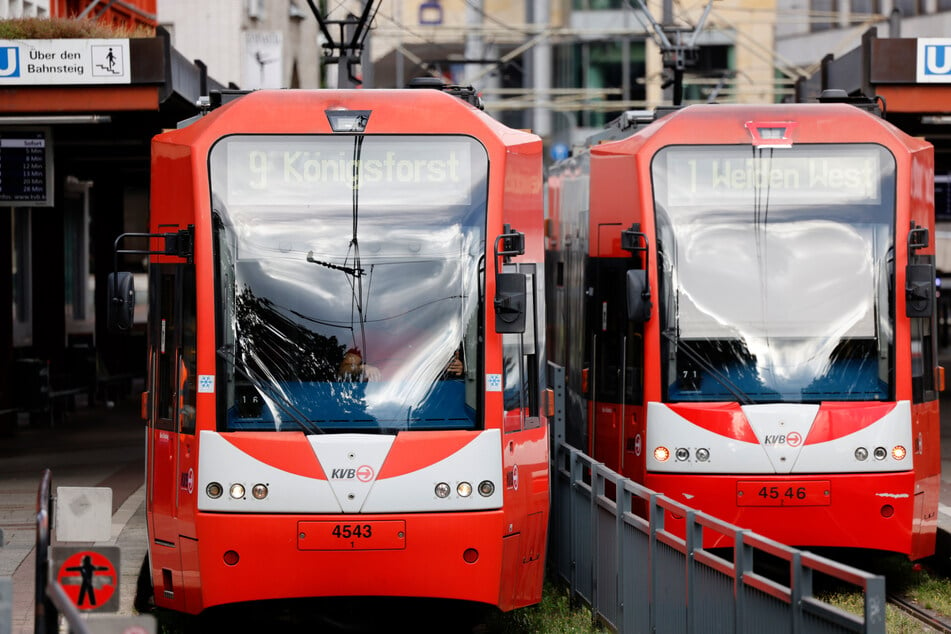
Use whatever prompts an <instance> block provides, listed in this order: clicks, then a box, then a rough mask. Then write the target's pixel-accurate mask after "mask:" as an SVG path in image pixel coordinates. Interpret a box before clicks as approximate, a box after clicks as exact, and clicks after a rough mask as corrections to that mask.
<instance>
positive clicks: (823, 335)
mask: <svg viewBox="0 0 951 634" xmlns="http://www.w3.org/2000/svg"><path fill="white" fill-rule="evenodd" d="M738 166H742V171H741V172H737V171H736V170H738V169H739V167H738ZM833 166H835V167H833ZM833 169H838V170H840V172H841V174H839V175H838V176H837V175H836V174H838V173H836V174H832V173H830V171H831V170H833ZM822 170H825V171H822ZM653 173H654V185H655V195H656V199H655V203H656V213H657V224H658V237H659V241H658V249H659V255H660V271H661V275H662V283H661V287H662V290H663V293H662V296H661V298H662V306H661V314H662V317H663V319H664V332H665V336H666V339H665V345H666V347H667V351H668V354H667V355H665V357H664V358H665V360H666V361H667V367H666V368H665V376H666V377H667V379H666V386H667V397H668V399H669V400H671V401H692V400H695V401H701V400H702V401H710V400H729V401H732V400H740V401H743V402H777V401H788V402H818V401H825V400H879V399H886V398H888V397H889V394H890V380H891V370H890V368H891V340H892V329H891V325H890V321H889V317H888V312H889V298H890V295H889V293H890V291H889V277H890V275H891V268H890V267H891V264H892V263H891V259H890V258H891V250H890V249H891V246H892V242H893V235H894V227H893V223H894V220H893V217H894V161H893V159H892V157H891V156H890V155H889V154H888V153H887V152H886V151H885V150H884V149H883V148H881V147H879V146H871V145H863V146H848V147H847V148H841V147H838V146H801V147H798V148H791V149H785V148H784V149H779V150H768V151H763V152H761V153H758V154H757V155H756V157H755V158H753V157H751V149H750V148H749V147H746V148H740V147H735V146H729V147H712V148H711V147H710V146H705V147H702V148H683V147H679V148H667V149H665V150H663V151H661V152H660V153H659V154H658V155H657V157H656V158H655V160H654V165H653ZM847 176H848V177H849V178H850V179H851V180H848V181H847V182H848V183H849V185H846V186H843V187H837V184H838V183H840V182H843V181H842V179H845V178H846V177H847ZM824 186H827V187H829V188H830V189H835V193H831V194H830V195H829V196H823V187H824ZM843 190H844V191H843Z"/></svg>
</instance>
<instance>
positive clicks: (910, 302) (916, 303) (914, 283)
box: [905, 263, 937, 317]
mask: <svg viewBox="0 0 951 634" xmlns="http://www.w3.org/2000/svg"><path fill="white" fill-rule="evenodd" d="M936 294H937V292H936V287H935V266H934V264H931V263H926V264H909V265H908V266H906V267H905V314H906V315H907V316H908V317H930V316H931V315H932V314H933V311H934V306H935V295H936Z"/></svg>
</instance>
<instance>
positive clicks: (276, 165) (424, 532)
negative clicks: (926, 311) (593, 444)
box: [144, 89, 549, 613]
mask: <svg viewBox="0 0 951 634" xmlns="http://www.w3.org/2000/svg"><path fill="white" fill-rule="evenodd" d="M152 148H153V159H152V202H151V220H150V223H151V224H150V231H151V232H152V235H153V237H152V238H151V244H150V247H151V248H152V249H153V254H152V255H151V258H150V266H149V269H150V273H149V275H150V277H149V290H150V321H149V324H150V325H149V329H150V330H149V335H150V344H149V384H148V393H147V402H146V403H145V404H144V409H145V410H147V412H146V413H147V415H148V443H147V445H148V446H147V449H148V456H147V457H148V465H147V467H148V477H147V515H148V531H149V559H150V563H151V578H152V583H153V586H154V599H155V603H156V604H157V605H158V606H160V607H164V608H169V609H174V610H179V611H184V612H189V613H198V612H201V611H202V610H204V609H206V608H208V607H211V606H214V605H219V604H223V603H231V602H239V601H254V600H263V599H272V598H295V597H317V596H384V595H385V596H415V597H437V598H450V599H461V600H470V601H477V602H482V603H486V604H491V605H495V606H498V607H499V608H500V609H502V610H510V609H513V608H517V607H521V606H526V605H530V604H533V603H536V602H538V601H539V600H540V597H541V588H542V580H543V575H544V555H545V547H546V539H547V538H546V535H547V532H546V531H547V524H548V504H549V489H548V481H549V456H548V451H549V449H548V448H549V445H548V424H547V419H546V417H545V412H544V411H543V409H544V407H543V399H544V396H545V395H544V393H543V388H544V385H543V383H542V380H543V377H544V372H543V371H542V368H544V351H545V344H544V335H545V327H544V321H543V319H544V313H545V307H544V295H543V291H544V287H545V284H544V267H543V258H544V245H543V243H542V239H543V231H544V228H543V210H542V188H543V182H542V180H541V178H540V176H541V173H542V172H541V167H542V164H541V152H542V146H541V141H540V139H538V138H537V137H536V136H534V135H532V134H529V133H526V132H522V131H517V130H513V129H510V128H507V127H505V126H503V125H502V124H500V123H499V122H497V121H495V120H493V119H492V118H490V117H489V116H487V115H485V114H484V113H483V112H481V111H480V110H478V109H477V108H475V107H473V106H472V105H470V104H468V103H466V102H465V101H464V100H462V99H460V98H457V97H456V96H452V95H449V94H446V93H445V92H443V91H440V90H432V89H412V90H350V91H347V90H340V91H330V90H323V91H321V90H317V91H295V90H285V91H259V92H253V93H250V94H247V95H244V96H241V97H240V98H237V99H234V100H233V101H231V102H229V103H226V104H224V105H222V106H220V107H218V108H216V109H214V110H212V111H211V112H209V113H208V114H206V115H204V116H203V117H201V118H199V119H198V120H196V121H194V122H192V123H190V124H189V125H187V126H185V127H182V128H180V129H177V130H172V131H168V132H165V133H163V134H161V135H159V136H157V137H156V138H155V139H154V141H153V146H152ZM169 234H171V235H172V236H174V237H175V239H176V240H177V242H176V243H175V244H177V245H179V246H181V245H186V246H187V247H190V250H189V251H188V253H185V252H184V251H179V252H176V251H175V250H174V249H172V250H171V251H169V249H167V246H168V244H169V243H168V242H167V241H166V242H164V243H163V242H162V240H163V237H165V236H168V235H169ZM513 238H514V240H513ZM509 241H511V243H512V244H511V245H510V244H509ZM520 242H521V244H522V245H523V246H521V247H520ZM163 249H164V251H163ZM156 251H158V252H160V253H159V254H156V253H155V252H156ZM166 253H169V254H167V255H166ZM500 279H501V280H503V282H509V283H510V282H511V281H512V280H513V279H514V280H515V282H516V285H518V284H521V288H522V289H523V292H522V294H521V296H520V297H515V298H514V299H511V294H509V295H505V297H503V299H502V300H501V301H500V300H499V293H500V292H501V291H500V290H499V289H497V284H502V282H499V281H498V280H500ZM515 295H518V294H517V293H515ZM510 300H511V301H510ZM510 303H511V306H510V308H511V310H507V311H506V312H504V313H497V312H496V311H495V310H494V309H493V306H494V305H498V304H502V305H504V306H509V304H510ZM500 315H501V316H500ZM513 315H515V316H520V317H521V318H522V319H523V322H524V324H523V325H522V326H520V327H519V326H514V327H510V324H509V323H508V322H509V321H512V318H513ZM502 321H505V322H506V323H505V324H502V323H501V322H502ZM516 321H517V320H516ZM347 363H351V365H346V364H347Z"/></svg>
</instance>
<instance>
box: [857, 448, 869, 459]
mask: <svg viewBox="0 0 951 634" xmlns="http://www.w3.org/2000/svg"><path fill="white" fill-rule="evenodd" d="M855 459H856V460H858V461H859V462H865V461H866V460H868V449H866V448H865V447H859V448H857V449H856V450H855Z"/></svg>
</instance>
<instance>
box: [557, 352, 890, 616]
mask: <svg viewBox="0 0 951 634" xmlns="http://www.w3.org/2000/svg"><path fill="white" fill-rule="evenodd" d="M549 366H550V367H549V380H553V379H552V377H555V379H554V380H563V378H564V372H563V370H560V369H558V368H557V367H555V368H554V369H553V368H552V367H551V366H552V364H549ZM559 377H560V378H559ZM554 391H555V395H556V406H555V410H556V416H555V417H553V433H552V438H553V445H554V446H553V448H552V456H553V460H554V465H555V467H556V468H555V469H554V472H555V476H554V478H553V480H552V486H553V491H552V498H551V499H552V505H553V508H552V512H551V517H552V530H551V537H550V542H549V543H550V546H551V547H550V550H549V561H550V563H551V566H552V569H553V570H555V571H556V573H557V574H558V575H559V576H560V577H561V578H562V579H563V580H565V581H566V582H567V583H568V584H569V587H570V591H571V593H572V597H575V598H580V599H581V600H583V601H585V602H586V603H587V604H588V605H589V606H590V607H591V609H592V612H593V613H594V615H595V617H596V618H598V619H599V620H601V621H602V622H603V623H605V624H606V625H608V626H610V627H611V628H612V629H615V630H616V631H618V632H620V633H621V634H639V633H642V632H643V633H645V634H652V633H654V632H665V633H666V632H671V633H677V632H685V633H686V632H689V633H691V634H700V633H703V634H706V633H716V632H724V633H734V632H744V633H745V632H749V633H750V634H753V633H757V634H758V633H759V632H764V631H768V632H770V634H785V633H786V632H789V633H796V634H798V633H799V632H809V633H810V634H812V633H813V632H818V633H820V634H825V633H826V632H828V633H829V634H837V633H839V632H868V633H869V634H884V632H885V609H884V608H885V581H884V578H883V577H881V576H878V575H871V574H868V573H866V572H863V571H861V570H857V569H855V568H851V567H849V566H845V565H842V564H839V563H836V562H834V561H832V560H829V559H825V558H823V557H819V556H817V555H813V554H811V553H807V552H802V551H799V550H796V549H794V548H791V547H788V546H785V545H783V544H780V543H778V542H775V541H772V540H770V539H768V538H766V537H763V536H761V535H757V534H755V533H752V532H750V531H747V530H744V529H741V528H739V527H737V526H733V525H731V524H728V523H726V522H724V521H722V520H719V519H717V518H715V517H712V516H709V515H706V514H704V513H702V512H700V511H696V510H695V509H691V508H689V507H686V506H684V505H682V504H680V503H678V502H676V501H674V500H671V499H670V498H667V497H665V496H663V495H661V494H659V493H657V492H655V491H651V490H650V489H647V488H646V487H644V486H642V485H640V484H638V483H636V482H633V481H631V480H629V479H627V478H623V477H621V476H620V475H618V474H617V473H615V472H613V471H611V470H610V469H607V468H606V467H605V466H604V465H603V464H601V463H598V462H596V461H595V460H593V459H592V458H591V457H590V456H587V455H585V454H584V453H583V452H582V451H580V450H578V449H576V448H574V447H571V446H569V445H567V444H566V443H565V442H564V438H565V435H564V411H565V409H564V402H563V399H564V393H565V391H564V389H563V386H556V388H555V390H554ZM559 395H560V396H559ZM559 398H560V399H562V401H561V402H560V403H559V402H558V399H559ZM668 521H669V522H673V521H677V522H681V523H683V525H684V531H683V536H678V535H675V534H674V533H672V532H670V531H668V530H666V529H665V523H666V522H668ZM565 531H567V532H568V533H567V534H565ZM707 531H714V532H717V533H719V534H721V535H724V536H726V537H727V541H728V543H732V544H733V548H732V549H726V550H730V551H731V552H729V553H728V555H726V557H729V558H725V557H724V556H721V554H720V553H714V552H711V551H707V550H704V549H703V542H704V534H705V532H707ZM764 561H765V562H769V563H771V564H775V563H776V562H779V564H780V565H782V566H788V578H787V576H786V575H782V581H777V580H775V579H771V578H769V577H767V576H765V575H764V574H761V573H760V572H759V571H758V570H757V565H759V564H761V563H762V562H764ZM760 567H761V566H760ZM813 571H818V572H821V573H822V574H824V575H828V576H831V577H833V578H836V579H839V580H841V581H843V582H846V583H849V584H852V585H854V586H856V587H857V588H858V589H860V590H861V591H862V592H863V594H864V599H865V606H864V614H863V615H862V616H857V615H854V614H849V613H846V612H844V611H842V610H840V609H838V608H836V607H835V606H832V605H830V604H827V603H824V602H822V601H820V600H819V599H817V598H816V597H815V596H813V594H812V574H813Z"/></svg>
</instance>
